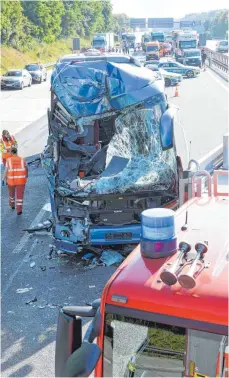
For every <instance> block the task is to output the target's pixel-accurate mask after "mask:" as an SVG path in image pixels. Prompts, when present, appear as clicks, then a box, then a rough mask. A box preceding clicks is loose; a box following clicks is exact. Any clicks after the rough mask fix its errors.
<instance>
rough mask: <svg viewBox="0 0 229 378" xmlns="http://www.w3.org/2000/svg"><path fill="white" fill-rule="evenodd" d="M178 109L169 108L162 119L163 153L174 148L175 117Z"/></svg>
mask: <svg viewBox="0 0 229 378" xmlns="http://www.w3.org/2000/svg"><path fill="white" fill-rule="evenodd" d="M176 111H177V110H176V108H174V107H172V106H171V107H169V108H168V109H167V110H166V111H165V112H164V114H163V115H162V117H161V123H160V136H161V146H162V149H163V151H166V150H168V149H170V148H173V140H174V116H175V114H176Z"/></svg>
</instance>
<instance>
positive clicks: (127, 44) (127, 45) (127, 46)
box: [126, 42, 130, 55]
mask: <svg viewBox="0 0 229 378" xmlns="http://www.w3.org/2000/svg"><path fill="white" fill-rule="evenodd" d="M129 47H130V46H129V42H126V53H127V54H128V55H129V53H130V50H129Z"/></svg>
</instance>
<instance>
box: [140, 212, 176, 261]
mask: <svg viewBox="0 0 229 378" xmlns="http://www.w3.org/2000/svg"><path fill="white" fill-rule="evenodd" d="M174 215H175V212H174V211H173V210H170V209H163V208H162V209H161V208H159V209H148V210H145V211H143V212H142V215H141V254H142V256H144V257H148V258H151V259H157V258H160V257H166V256H171V255H173V254H174V253H175V252H176V250H177V238H176V235H175V220H174Z"/></svg>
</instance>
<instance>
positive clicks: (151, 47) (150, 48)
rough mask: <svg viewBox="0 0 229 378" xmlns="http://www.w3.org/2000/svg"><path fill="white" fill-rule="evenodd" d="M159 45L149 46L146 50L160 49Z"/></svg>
mask: <svg viewBox="0 0 229 378" xmlns="http://www.w3.org/2000/svg"><path fill="white" fill-rule="evenodd" d="M158 50H159V48H158V46H147V48H146V51H147V52H148V51H158Z"/></svg>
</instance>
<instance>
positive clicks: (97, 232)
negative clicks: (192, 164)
mask: <svg viewBox="0 0 229 378" xmlns="http://www.w3.org/2000/svg"><path fill="white" fill-rule="evenodd" d="M174 115H175V111H174V109H173V108H172V107H169V106H168V103H167V99H166V96H165V93H164V83H163V81H162V80H159V78H158V77H157V75H156V74H155V73H153V72H152V71H150V70H148V69H146V68H144V67H142V66H141V65H140V64H139V63H138V62H137V61H136V60H134V59H133V58H130V57H127V56H109V61H108V58H107V57H106V56H104V57H93V58H92V57H91V58H87V59H86V58H80V57H79V58H77V61H73V62H71V63H68V64H67V63H58V64H56V67H55V70H54V72H53V74H52V78H51V109H50V110H49V113H48V118H49V137H48V142H47V146H46V147H45V150H44V153H43V155H42V164H43V167H44V169H45V171H46V174H47V178H48V184H49V192H50V199H51V208H52V214H53V219H54V224H53V234H54V238H55V240H56V244H57V247H58V248H59V249H61V250H63V251H67V252H77V251H78V250H79V249H80V247H81V248H82V246H87V245H102V244H125V243H137V242H138V241H139V239H140V214H141V212H142V211H143V210H144V209H146V208H152V207H159V206H169V207H171V208H176V207H177V203H178V201H177V198H178V168H179V167H178V164H177V156H176V148H175V144H174V137H173V117H174Z"/></svg>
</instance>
